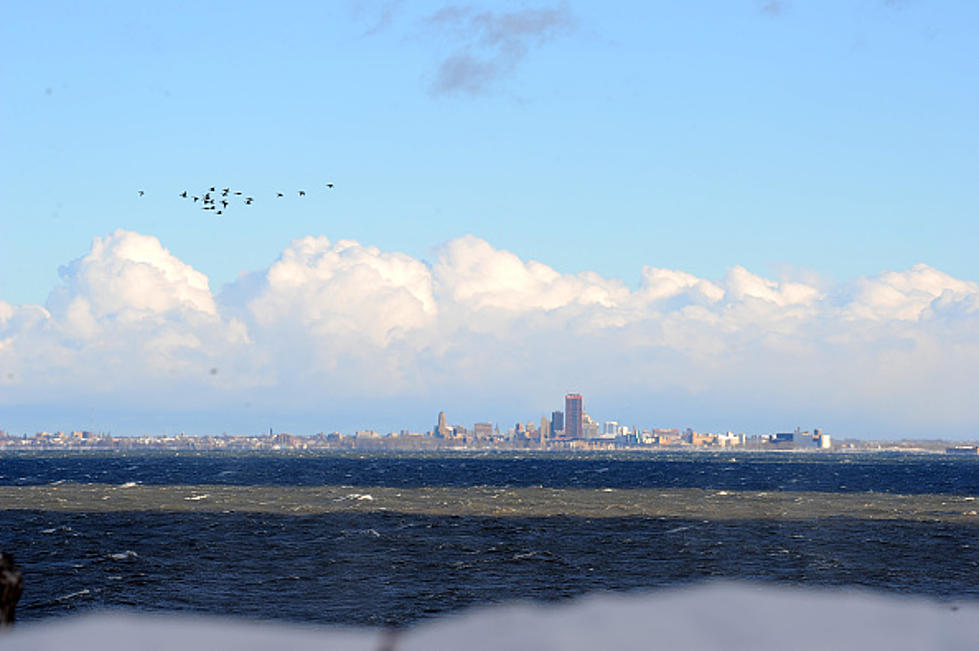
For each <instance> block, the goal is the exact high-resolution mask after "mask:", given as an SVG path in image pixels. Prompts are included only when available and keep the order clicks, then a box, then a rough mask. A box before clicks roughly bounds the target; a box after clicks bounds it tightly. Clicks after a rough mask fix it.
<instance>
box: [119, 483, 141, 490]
mask: <svg viewBox="0 0 979 651" xmlns="http://www.w3.org/2000/svg"><path fill="white" fill-rule="evenodd" d="M138 485H139V482H135V481H127V482H126V483H125V484H120V485H119V488H132V487H133V486H138Z"/></svg>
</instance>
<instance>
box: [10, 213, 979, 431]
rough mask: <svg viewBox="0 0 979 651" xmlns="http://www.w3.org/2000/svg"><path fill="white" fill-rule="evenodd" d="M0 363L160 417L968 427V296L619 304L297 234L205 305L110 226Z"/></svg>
mask: <svg viewBox="0 0 979 651" xmlns="http://www.w3.org/2000/svg"><path fill="white" fill-rule="evenodd" d="M0 368H2V369H3V370H4V372H3V373H2V374H0V383H2V384H3V385H4V387H5V390H4V394H3V396H2V397H0V400H4V401H6V403H7V404H16V403H18V402H25V403H26V402H32V403H38V402H40V403H43V402H45V401H57V400H61V399H70V398H71V397H72V396H91V395H93V394H101V395H103V396H104V397H105V399H106V400H107V401H112V400H114V401H119V402H142V403H144V404H149V405H153V404H156V402H157V400H158V399H157V396H158V395H159V394H161V393H164V394H166V395H167V396H168V401H169V402H168V405H169V406H172V407H174V408H187V409H189V408H205V407H206V406H207V405H220V404H225V403H227V402H229V401H233V400H235V399H238V397H240V396H244V395H251V396H257V395H260V396H261V399H262V400H265V401H267V402H268V403H269V404H282V405H289V406H290V408H292V407H295V408H305V409H325V410H330V409H335V408H338V407H337V405H338V401H339V402H350V401H358V400H359V401H362V402H369V401H371V400H373V399H380V398H383V399H386V400H402V401H405V402H407V403H411V402H415V403H422V402H425V401H426V400H432V399H436V397H439V398H438V399H443V398H442V397H444V396H455V398H453V399H454V400H463V401H464V400H470V401H472V402H474V403H477V402H478V403H480V404H485V403H486V402H487V401H492V402H493V403H494V404H506V403H519V404H528V403H529V404H538V403H539V402H541V401H544V400H552V398H548V396H555V395H557V396H560V395H561V393H562V392H564V391H566V390H569V389H571V388H578V389H581V390H582V391H586V392H587V391H589V390H591V391H592V393H593V394H603V395H607V396H609V400H615V399H618V400H619V402H620V403H621V404H623V405H624V407H623V408H624V409H626V408H627V409H631V410H632V412H631V413H639V414H640V415H641V414H642V413H647V412H651V411H656V412H657V413H663V412H664V410H668V409H669V408H670V407H671V405H670V404H668V402H669V400H670V398H663V397H662V396H667V395H669V396H678V395H679V396H689V397H690V399H691V400H694V401H696V402H697V403H698V404H702V405H703V411H704V412H709V411H711V410H713V411H714V412H715V413H716V417H717V418H718V419H722V418H723V417H724V414H723V413H721V412H722V411H723V410H728V412H730V411H732V410H733V411H738V410H740V411H741V412H743V413H745V414H749V415H759V416H758V417H759V418H763V417H764V415H765V414H767V413H769V412H773V411H774V412H778V413H804V414H816V415H818V416H819V417H820V418H821V419H823V422H824V424H825V422H826V421H828V422H830V423H832V422H834V421H833V418H837V419H838V421H839V422H841V423H844V422H845V421H846V419H848V418H850V419H854V418H857V417H861V418H864V419H865V420H866V422H867V423H869V424H868V425H867V426H868V427H870V426H873V427H876V428H878V429H879V430H883V431H884V433H886V432H887V431H891V430H892V428H894V427H903V428H905V429H904V430H902V431H909V430H914V431H917V430H915V428H921V427H924V426H926V425H928V424H937V425H938V426H941V427H943V428H946V430H947V429H949V428H951V429H954V428H961V427H966V426H975V424H976V423H977V422H979V409H977V407H975V406H974V400H972V397H971V396H973V395H974V393H975V392H976V391H977V390H979V370H977V369H979V285H977V284H976V283H975V282H972V281H964V280H960V279H956V278H953V277H951V276H949V275H947V274H944V273H942V272H940V271H938V270H936V269H933V268H931V267H928V266H927V265H916V266H914V267H912V268H911V269H908V270H905V271H897V272H884V273H882V274H880V275H879V276H875V277H871V278H860V279H857V280H855V281H853V282H852V283H848V284H845V285H842V286H839V287H835V288H833V287H827V288H817V287H815V286H812V285H809V284H806V283H799V282H778V281H774V280H771V279H768V278H764V277H762V276H759V275H756V274H754V273H752V272H750V271H748V270H747V269H745V268H743V267H734V268H732V269H731V270H730V271H729V272H728V274H727V275H726V276H725V277H724V278H723V279H721V280H720V281H717V282H715V281H711V280H708V279H703V278H699V277H697V276H694V275H692V274H689V273H686V272H683V271H679V270H673V269H662V268H656V267H644V268H643V269H642V270H641V274H640V283H639V287H638V288H637V289H635V290H631V289H629V287H628V286H626V285H625V284H624V283H623V282H622V281H620V280H618V279H615V278H606V277H603V276H601V275H600V274H597V273H594V272H582V273H576V274H566V273H560V272H558V271H556V270H555V269H553V268H551V267H548V266H547V265H545V264H542V263H540V262H536V261H533V260H523V259H521V258H520V257H519V256H517V255H515V254H513V253H511V252H508V251H503V250H500V249H496V248H494V247H493V246H492V245H490V244H489V243H488V242H486V241H484V240H481V239H479V238H477V237H475V236H472V235H467V236H465V237H461V238H458V239H455V240H452V241H450V242H447V243H445V244H443V245H442V246H440V247H438V249H437V250H436V259H435V261H434V262H433V264H432V265H431V266H430V267H429V266H428V265H426V264H425V263H423V262H422V261H419V260H416V259H414V258H412V257H410V256H407V255H404V254H400V253H393V252H384V251H380V250H379V249H377V248H376V247H371V246H365V245H362V244H360V243H357V242H353V241H347V240H340V241H337V242H331V241H330V240H328V239H327V238H325V237H305V238H301V239H297V240H295V241H294V242H292V243H291V244H290V246H289V247H287V248H286V249H285V250H284V251H283V252H282V255H281V256H280V257H279V259H278V260H276V261H274V262H273V263H272V264H271V265H270V266H269V267H268V268H267V269H264V270H260V271H257V272H252V273H250V274H246V275H243V276H242V277H241V278H240V279H239V280H238V281H236V282H235V283H232V284H230V285H228V286H226V287H225V288H224V289H223V290H222V292H221V293H220V294H219V296H218V297H217V298H216V297H215V296H214V295H213V293H212V291H211V289H210V287H209V284H208V279H207V278H206V277H205V276H204V275H203V274H201V273H200V272H199V271H197V270H195V269H193V268H192V267H191V266H189V265H187V264H186V263H184V262H182V261H181V260H179V259H177V258H176V257H175V256H173V254H172V253H170V252H169V251H167V250H166V249H165V248H164V247H163V246H162V244H161V243H160V242H159V241H158V240H156V238H153V237H148V236H145V235H140V234H138V233H132V232H127V231H122V230H120V231H116V232H114V233H112V234H110V235H108V236H105V237H101V238H95V240H94V242H93V245H92V249H91V251H90V252H89V253H88V254H87V255H85V256H84V257H82V258H79V259H78V260H76V261H75V262H72V263H71V264H69V265H68V266H67V267H65V268H64V269H63V270H62V284H61V285H60V286H59V287H57V288H55V290H54V291H52V293H51V297H50V299H49V301H48V304H47V308H44V307H40V306H15V305H10V304H9V303H5V302H2V301H0ZM212 369H215V372H212ZM256 387H261V391H260V392H259V393H255V392H256V391H257V389H256ZM51 396H58V397H57V398H52V397H51ZM324 396H328V397H329V401H328V402H325V403H324ZM477 396H478V398H477ZM249 399H251V398H249ZM664 401H666V402H664ZM399 404H400V403H399ZM547 404H548V405H550V404H552V403H551V402H548V403H547ZM214 408H215V409H216V408H218V407H217V406H215V407H214ZM644 409H645V411H644ZM545 411H546V409H545ZM867 414H870V416H867ZM619 415H624V414H619ZM610 416H611V414H610ZM654 416H655V414H653V413H649V417H650V418H652V417H654ZM481 417H483V418H485V417H493V416H492V414H484V415H483V416H481ZM401 424H405V425H407V424H410V423H407V422H405V423H401ZM651 424H652V423H651Z"/></svg>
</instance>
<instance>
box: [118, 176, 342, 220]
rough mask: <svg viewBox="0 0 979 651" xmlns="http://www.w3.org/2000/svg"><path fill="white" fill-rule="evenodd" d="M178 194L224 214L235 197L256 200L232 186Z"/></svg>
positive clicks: (246, 202)
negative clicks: (233, 188)
mask: <svg viewBox="0 0 979 651" xmlns="http://www.w3.org/2000/svg"><path fill="white" fill-rule="evenodd" d="M325 187H326V189H327V190H332V189H333V184H332V183H327V184H326V186H325ZM137 192H138V193H139V196H141V197H142V196H143V195H144V194H146V192H145V191H143V190H137ZM296 194H297V195H298V196H300V197H305V196H306V191H305V190H297V191H296ZM177 196H179V197H180V198H181V199H192V200H193V203H198V202H200V204H201V210H213V211H214V214H216V215H221V214H224V211H225V210H227V209H228V206H229V205H231V200H233V199H234V198H235V197H240V200H241V202H242V203H243V204H244V205H246V206H250V205H252V203H254V202H255V197H249V196H247V195H245V193H244V192H242V191H241V190H232V189H231V188H220V189H218V188H217V187H215V186H212V187H210V188H208V189H207V190H205V191H203V192H199V193H197V194H192V193H190V192H187V190H184V191H183V192H181V193H180V194H179V195H177ZM275 196H276V198H277V199H281V198H283V197H285V196H286V195H285V193H284V192H276V194H275ZM218 206H220V207H218Z"/></svg>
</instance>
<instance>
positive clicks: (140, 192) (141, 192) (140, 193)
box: [137, 190, 145, 196]
mask: <svg viewBox="0 0 979 651" xmlns="http://www.w3.org/2000/svg"><path fill="white" fill-rule="evenodd" d="M137 192H139V196H143V195H144V194H145V192H143V191H142V190H137Z"/></svg>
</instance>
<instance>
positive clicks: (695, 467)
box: [0, 452, 979, 495]
mask: <svg viewBox="0 0 979 651" xmlns="http://www.w3.org/2000/svg"><path fill="white" fill-rule="evenodd" d="M55 481H68V482H83V483H87V482H94V483H108V484H123V483H126V482H130V481H135V482H140V483H143V484H225V485H251V486H254V485H275V486H316V485H324V484H329V485H338V484H350V485H359V486H393V487H401V488H411V487H420V486H480V485H488V486H537V485H542V486H548V487H551V488H706V489H718V490H760V491H778V490H790V491H818V492H833V493H839V492H866V491H875V492H879V493H903V494H921V493H949V494H967V495H968V494H979V458H972V457H956V456H945V455H921V454H918V455H910V454H862V455H857V454H784V453H782V454H780V453H768V454H765V453H754V454H750V453H743V452H734V453H732V452H728V453H714V454H711V453H701V454H697V453H688V454H672V455H666V454H656V455H650V454H645V455H642V454H639V455H636V454H633V455H626V454H617V455H598V454H594V455H583V456H576V457H570V456H569V457H559V456H556V455H551V454H536V455H534V454H530V455H526V454H525V455H514V454H506V453H489V454H483V455H480V456H462V455H453V456H432V455H429V456H410V455H366V456H365V455H358V454H345V455H325V454H319V455H316V454H312V455H297V454H278V455H273V454H244V455H242V454H223V453H180V454H179V455H177V454H175V453H158V454H143V455H127V456H121V455H108V454H101V453H92V454H71V455H57V456H35V455H14V456H8V457H6V458H4V457H0V485H18V486H26V485H39V484H49V483H52V482H55Z"/></svg>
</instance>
